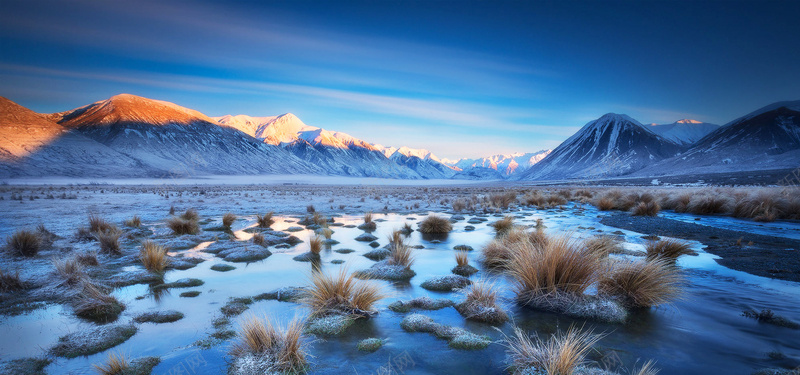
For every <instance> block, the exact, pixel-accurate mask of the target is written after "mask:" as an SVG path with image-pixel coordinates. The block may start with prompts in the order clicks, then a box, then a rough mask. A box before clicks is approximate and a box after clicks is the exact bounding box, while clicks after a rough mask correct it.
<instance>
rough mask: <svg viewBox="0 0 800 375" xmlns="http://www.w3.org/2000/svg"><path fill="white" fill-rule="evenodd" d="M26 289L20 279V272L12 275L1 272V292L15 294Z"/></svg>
mask: <svg viewBox="0 0 800 375" xmlns="http://www.w3.org/2000/svg"><path fill="white" fill-rule="evenodd" d="M24 287H25V284H24V283H23V282H22V280H20V278H19V271H18V272H16V273H13V274H12V273H8V272H3V270H0V292H3V293H6V292H13V291H16V290H20V289H23V288H24Z"/></svg>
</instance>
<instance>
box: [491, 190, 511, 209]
mask: <svg viewBox="0 0 800 375" xmlns="http://www.w3.org/2000/svg"><path fill="white" fill-rule="evenodd" d="M488 199H489V203H490V204H491V205H492V206H493V207H498V208H502V209H507V208H508V207H509V206H510V205H511V204H513V203H516V202H517V193H515V192H513V191H509V192H506V193H497V194H491V195H489V198H488Z"/></svg>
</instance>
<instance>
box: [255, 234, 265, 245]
mask: <svg viewBox="0 0 800 375" xmlns="http://www.w3.org/2000/svg"><path fill="white" fill-rule="evenodd" d="M264 241H265V240H264V235H262V234H261V233H256V234H254V235H253V243H254V244H256V245H261V246H264Z"/></svg>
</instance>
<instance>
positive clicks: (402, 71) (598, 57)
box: [0, 0, 800, 158]
mask: <svg viewBox="0 0 800 375" xmlns="http://www.w3.org/2000/svg"><path fill="white" fill-rule="evenodd" d="M797 14H800V2H779V1H759V2H744V1H715V2H702V1H663V2H662V1H636V2H625V1H615V2H607V1H590V2H572V1H552V2H551V1H474V2H471V1H443V0H439V1H428V2H422V1H389V0H380V1H364V2H356V1H347V2H323V1H318V2H312V1H281V2H265V1H252V2H232V1H229V2H223V1H219V2H199V1H193V2H188V1H187V2H179V1H127V2H124V1H87V0H77V1H53V2H48V1H15V0H4V1H2V2H0V95H2V96H5V97H7V98H9V99H11V100H14V101H16V102H18V103H20V104H22V105H24V106H26V107H29V108H31V109H33V110H35V111H39V112H57V111H63V110H67V109H71V108H75V107H78V106H81V105H85V104H88V103H91V102H94V101H98V100H102V99H106V98H108V97H110V96H112V95H115V94H118V93H122V92H126V93H132V94H136V95H141V96H145V97H150V98H155V99H161V100H167V101H171V102H175V103H177V104H179V105H183V106H185V107H189V108H193V109H197V110H199V111H201V112H203V113H206V114H208V115H210V116H219V115H224V114H249V115H253V116H267V115H276V114H281V113H286V112H292V113H294V114H296V115H297V116H298V117H300V118H301V119H302V120H303V121H305V122H306V123H307V124H309V125H314V126H319V127H323V128H327V129H332V130H337V131H343V132H347V133H350V134H352V135H354V136H356V137H359V138H363V139H365V140H368V141H371V142H377V143H382V144H385V145H394V146H401V145H407V146H410V147H415V148H427V149H429V150H431V151H433V152H434V153H436V154H437V155H439V156H440V157H448V158H458V157H478V156H486V155H490V154H495V153H510V152H531V151H536V150H539V149H544V148H552V147H555V146H557V145H558V144H559V143H560V142H561V141H563V140H564V139H566V138H567V137H568V136H569V135H571V134H572V133H574V132H575V131H576V130H577V129H578V128H580V126H582V125H584V124H585V123H586V122H588V121H590V120H592V119H594V118H597V117H599V116H601V115H603V114H604V113H607V112H617V113H626V114H628V115H630V116H632V117H634V118H636V119H638V120H639V121H641V122H643V123H651V122H657V123H669V122H673V121H675V120H678V119H681V118H693V119H697V120H701V121H707V122H714V123H719V124H722V123H725V122H727V121H730V120H732V119H733V118H735V117H737V116H740V115H743V114H745V113H747V112H750V111H752V110H755V109H757V108H758V107H761V106H763V105H766V104H769V103H772V102H775V101H780V100H797V99H800V83H799V82H800V69H798V66H800V48H797V45H798V44H797V38H798V36H800V22H797V21H796V15H797Z"/></svg>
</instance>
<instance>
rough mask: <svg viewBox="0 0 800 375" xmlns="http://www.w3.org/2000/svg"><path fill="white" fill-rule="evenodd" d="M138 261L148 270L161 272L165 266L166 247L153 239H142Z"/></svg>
mask: <svg viewBox="0 0 800 375" xmlns="http://www.w3.org/2000/svg"><path fill="white" fill-rule="evenodd" d="M139 261H141V262H142V264H143V265H144V268H146V269H147V270H148V271H150V272H154V273H162V272H164V269H165V268H167V263H168V261H167V249H166V248H165V247H164V246H161V245H159V244H157V243H155V242H153V241H149V240H148V241H144V242H143V243H142V247H141V248H140V249H139Z"/></svg>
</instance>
